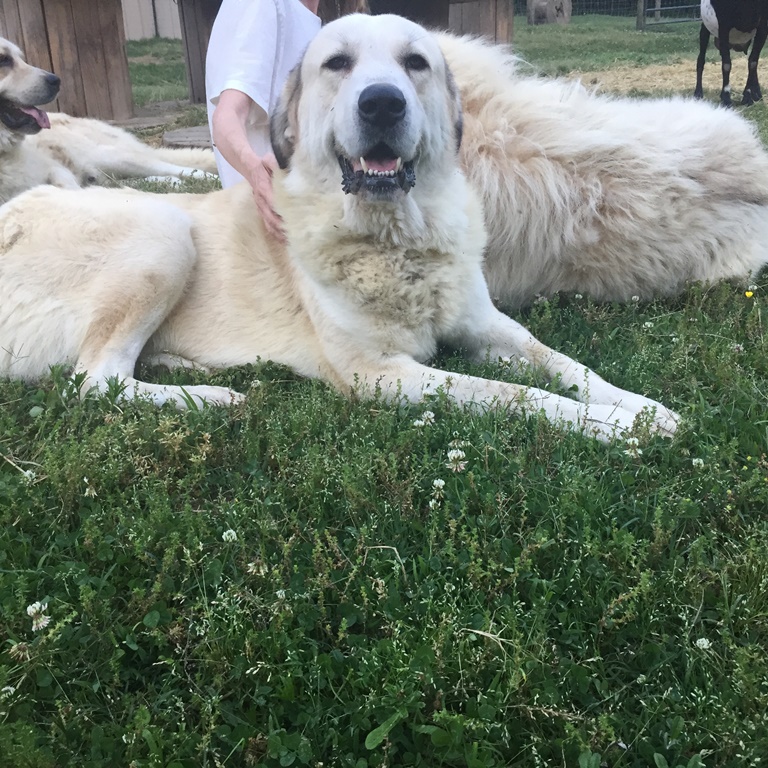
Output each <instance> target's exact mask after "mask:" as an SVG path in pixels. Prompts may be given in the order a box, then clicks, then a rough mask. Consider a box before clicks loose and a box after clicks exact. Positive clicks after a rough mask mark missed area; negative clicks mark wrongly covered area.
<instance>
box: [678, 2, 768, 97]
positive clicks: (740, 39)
mask: <svg viewBox="0 0 768 768" xmlns="http://www.w3.org/2000/svg"><path fill="white" fill-rule="evenodd" d="M701 21H702V24H701V31H700V32H699V58H698V59H697V61H696V90H695V91H694V92H693V95H694V96H695V97H696V98H697V99H700V98H702V97H703V96H704V91H703V89H702V87H701V75H702V72H703V71H704V59H705V57H706V53H707V46H708V45H709V37H710V35H712V36H713V37H714V38H715V47H716V48H717V49H718V50H719V51H720V58H721V60H722V63H723V90H722V91H720V103H721V104H723V106H726V107H730V106H731V85H730V78H731V48H732V49H733V50H735V51H743V52H746V51H747V50H748V49H749V46H750V43H751V45H752V50H751V51H750V52H749V72H748V74H747V85H746V87H745V88H744V93H743V95H742V98H741V103H742V104H745V105H749V104H754V103H755V102H756V101H760V99H762V97H763V94H762V91H761V90H760V83H759V82H758V79H757V62H758V60H759V58H760V52H761V51H762V49H763V45H764V44H765V39H766V37H768V0H701Z"/></svg>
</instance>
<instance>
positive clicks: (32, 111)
mask: <svg viewBox="0 0 768 768" xmlns="http://www.w3.org/2000/svg"><path fill="white" fill-rule="evenodd" d="M19 109H20V110H21V111H22V112H24V113H25V114H27V115H29V116H30V117H32V118H34V120H35V122H36V123H37V124H38V125H39V126H40V127H41V128H50V127H51V121H50V120H49V119H48V115H47V113H46V112H43V110H42V109H38V108H37V107H19Z"/></svg>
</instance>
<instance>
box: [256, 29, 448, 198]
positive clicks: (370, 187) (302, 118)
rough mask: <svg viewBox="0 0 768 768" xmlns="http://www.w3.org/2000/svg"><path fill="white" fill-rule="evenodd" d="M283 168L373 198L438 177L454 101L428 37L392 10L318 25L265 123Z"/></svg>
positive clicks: (393, 194) (442, 170)
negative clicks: (304, 172)
mask: <svg viewBox="0 0 768 768" xmlns="http://www.w3.org/2000/svg"><path fill="white" fill-rule="evenodd" d="M271 134H272V147H273V150H274V153H275V156H276V157H277V161H278V163H279V165H280V167H281V168H291V169H293V167H294V165H296V166H297V167H299V168H301V169H310V168H311V169H312V173H313V174H314V175H315V183H316V184H317V185H318V187H320V188H329V186H328V185H330V184H340V185H341V186H342V188H343V190H344V192H346V193H348V194H354V195H358V196H360V197H364V198H366V199H371V200H392V199H396V198H397V197H399V196H402V195H406V194H407V193H408V191H409V190H410V189H411V187H413V186H414V185H415V184H416V183H422V182H427V181H428V180H429V177H430V176H432V177H433V178H436V179H437V178H443V179H444V178H445V173H446V169H447V168H448V167H450V166H451V165H453V164H455V163H456V156H457V153H458V146H459V143H460V141H461V105H460V102H459V96H458V91H457V89H456V86H455V83H454V81H453V77H452V76H451V73H450V71H449V70H448V67H447V65H446V63H445V59H444V58H443V54H442V52H441V51H440V48H439V46H438V44H437V41H436V40H435V38H434V37H433V36H432V35H431V34H430V33H429V32H427V31H426V30H425V29H424V28H423V27H420V26H419V25H418V24H414V23H413V22H411V21H408V20H407V19H404V18H401V17H400V16H365V15H360V14H354V15H351V16H345V17H343V18H341V19H339V20H338V21H334V22H333V23H331V24H328V25H327V26H325V27H323V29H322V30H321V31H320V32H319V33H318V35H317V37H316V38H315V39H314V40H313V41H312V43H311V44H310V45H309V47H308V48H307V51H306V53H305V55H304V58H303V59H302V62H301V64H300V65H299V66H297V67H296V69H295V70H294V71H293V72H292V73H291V76H290V78H289V80H288V83H287V84H286V86H285V88H284V90H283V93H282V96H281V99H280V102H279V104H278V106H277V108H276V109H275V110H274V113H273V116H272V121H271Z"/></svg>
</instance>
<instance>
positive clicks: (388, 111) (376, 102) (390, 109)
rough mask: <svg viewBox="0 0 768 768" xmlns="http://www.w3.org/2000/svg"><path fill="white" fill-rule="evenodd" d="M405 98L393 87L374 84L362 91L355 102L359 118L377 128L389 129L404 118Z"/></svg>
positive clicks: (384, 84)
mask: <svg viewBox="0 0 768 768" xmlns="http://www.w3.org/2000/svg"><path fill="white" fill-rule="evenodd" d="M405 106H406V101H405V96H403V92H402V91H401V90H400V89H399V88H396V87H395V86H394V85H387V84H386V83H376V84H375V85H369V86H368V87H367V88H364V89H363V92H362V93H361V94H360V98H359V99H358V101H357V108H358V109H359V110H360V117H362V118H363V120H365V122H366V123H370V124H371V125H375V126H377V127H379V128H391V127H392V126H393V125H395V124H396V123H399V122H400V121H401V120H402V119H403V118H404V117H405Z"/></svg>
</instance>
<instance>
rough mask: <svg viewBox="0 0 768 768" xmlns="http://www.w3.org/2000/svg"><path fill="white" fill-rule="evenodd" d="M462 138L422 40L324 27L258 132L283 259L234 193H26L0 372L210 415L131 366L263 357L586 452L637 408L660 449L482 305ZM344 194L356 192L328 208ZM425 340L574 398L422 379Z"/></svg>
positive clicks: (667, 414) (445, 376) (479, 382)
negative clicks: (557, 437)
mask: <svg viewBox="0 0 768 768" xmlns="http://www.w3.org/2000/svg"><path fill="white" fill-rule="evenodd" d="M398 94H399V95H398ZM459 132H460V105H459V101H458V99H457V93H456V89H455V85H454V83H453V80H452V78H451V75H450V73H449V71H448V70H447V68H446V65H445V62H444V59H443V56H442V54H441V52H440V48H439V46H438V43H437V41H436V40H435V38H434V37H433V36H432V35H430V34H428V33H427V32H426V31H425V30H424V29H422V28H421V27H419V26H418V25H416V24H413V23H412V22H409V21H406V20H404V19H401V18H399V17H396V16H379V17H368V16H349V17H345V18H342V19H340V20H339V21H336V22H334V23H332V24H329V25H328V26H326V27H324V28H323V30H322V31H321V32H320V33H319V34H318V36H317V37H316V38H315V40H314V41H313V42H312V44H311V45H310V46H309V48H308V50H307V53H306V55H305V56H304V59H303V61H302V64H301V66H300V68H299V69H297V70H296V71H295V72H294V73H293V75H292V77H291V79H290V81H289V83H288V84H287V86H286V88H285V91H284V94H283V98H282V101H281V104H280V106H279V108H278V109H277V111H276V114H275V116H274V118H273V143H274V146H275V150H276V154H277V156H278V159H279V161H280V163H281V165H282V166H284V167H285V168H286V171H285V174H284V175H282V174H281V175H279V176H278V177H276V179H275V182H276V183H275V192H276V200H277V206H278V210H279V211H280V212H281V214H282V215H283V218H284V221H285V225H286V229H287V232H288V233H289V240H290V242H289V245H288V247H287V248H284V247H282V246H281V245H280V244H278V243H277V242H276V241H274V240H272V239H270V238H269V237H268V236H267V235H266V234H265V230H264V227H263V224H262V222H261V220H260V219H259V218H258V217H257V215H256V212H255V208H254V205H253V199H252V194H251V191H250V188H249V187H248V186H247V185H245V184H242V185H240V186H236V187H234V188H232V189H228V190H224V191H222V192H216V193H213V194H210V195H157V196H155V195H149V194H145V193H141V192H134V191H126V190H108V189H98V188H91V189H87V190H81V191H67V190H60V189H53V188H51V187H40V188H37V189H34V190H31V191H29V192H27V193H25V194H24V195H21V196H20V197H18V198H16V199H15V200H13V201H11V202H10V203H8V204H7V205H6V206H4V208H3V209H2V211H0V375H4V376H12V377H20V378H22V379H34V378H37V377H40V376H43V375H45V374H46V373H47V371H48V369H49V366H51V365H52V364H56V363H60V364H68V365H71V366H73V367H74V368H75V369H77V370H80V371H87V379H86V383H85V385H84V389H88V388H90V387H102V386H103V385H104V384H105V382H106V381H107V380H108V379H109V378H110V377H119V378H121V379H123V380H124V382H125V385H126V391H125V395H126V396H134V395H145V396H149V397H151V398H153V399H154V400H155V401H156V402H158V403H163V402H166V401H173V402H175V403H177V404H178V405H180V406H183V405H184V404H185V403H186V402H187V401H188V399H189V398H191V399H193V400H200V399H204V400H207V401H209V402H213V403H222V404H227V403H231V402H233V401H235V400H238V399H239V398H240V395H238V394H237V393H235V392H232V391H230V390H228V389H225V388H221V387H209V386H190V387H187V388H181V387H178V386H164V385H155V384H148V383H145V382H142V381H138V380H136V379H135V378H134V366H135V364H136V361H137V359H138V358H139V357H140V356H141V357H143V358H146V359H158V358H159V359H165V360H168V359H175V360H177V361H178V362H180V363H182V364H183V363H186V364H195V365H200V366H206V367H208V366H211V367H223V366H231V365H236V364H240V363H247V362H253V361H256V360H257V359H259V358H261V359H270V360H274V361H276V362H279V363H284V364H286V365H288V366H290V367H291V368H293V369H294V370H295V371H297V372H299V373H301V374H303V375H305V376H312V377H318V378H321V379H324V380H325V381H327V382H329V383H331V384H332V385H334V386H335V387H337V388H338V389H339V390H341V391H344V392H350V391H352V390H357V391H359V392H361V393H363V394H373V393H374V392H375V391H377V390H379V391H380V392H381V393H382V394H383V395H384V396H385V397H388V398H398V397H400V396H401V395H402V396H405V397H407V398H408V399H409V400H410V401H412V402H416V401H420V400H422V399H423V398H424V397H425V396H427V395H429V394H431V393H434V392H435V391H436V390H437V389H438V388H442V389H443V390H444V391H445V392H447V393H448V395H449V396H450V397H451V398H453V399H454V400H455V401H456V402H457V403H462V404H474V405H476V406H478V407H481V408H498V409H501V410H505V411H518V412H523V413H530V412H538V411H540V410H543V412H544V413H545V414H546V415H547V416H548V417H549V418H550V419H552V420H554V421H557V422H562V423H564V424H568V425H570V426H571V427H572V428H574V429H583V430H586V431H587V432H589V433H592V434H595V435H596V436H597V437H599V438H601V439H603V440H608V439H610V438H611V437H612V436H614V435H615V434H616V432H617V430H625V429H630V428H632V426H633V423H634V422H635V419H636V417H637V416H638V415H639V414H641V412H643V411H647V412H648V419H649V424H650V425H651V427H652V428H654V429H655V430H657V431H659V432H660V433H661V434H663V435H671V434H672V433H673V432H674V430H675V428H676V424H677V417H676V415H675V414H674V413H672V412H671V411H669V410H667V409H666V408H665V407H664V406H663V405H661V404H659V403H657V402H654V401H652V400H649V399H648V398H646V397H643V396H641V395H638V394H633V393H631V392H627V391H625V390H622V389H619V388H617V387H615V386H612V385H611V384H608V383H607V382H606V381H604V380H603V379H601V378H600V377H599V376H597V375H596V374H595V373H593V372H592V371H590V370H588V369H587V368H585V367H584V366H583V365H580V364H579V363H577V362H576V361H574V360H572V359H570V358H568V357H566V356H565V355H562V354H559V353H557V352H555V351H553V350H551V349H549V348H547V347H546V346H544V345H543V344H541V343H540V342H538V341H537V340H536V339H535V338H533V337H532V336H531V334H530V333H528V332H527V331H526V330H525V329H524V328H523V327H522V326H520V325H519V324H518V323H516V322H514V321H513V320H511V319H510V318H508V317H506V316H505V315H503V314H501V313H500V312H498V311H497V310H496V309H495V308H494V306H493V304H492V302H491V298H490V296H489V293H488V289H487V286H486V282H485V279H484V277H483V273H482V259H483V250H484V246H485V234H484V227H483V215H482V210H481V207H480V201H479V200H478V198H477V196H476V195H475V194H474V193H473V191H472V189H471V187H470V185H468V184H467V183H466V180H465V178H464V175H463V174H462V172H461V170H460V168H459V164H458V158H457V139H458V136H459ZM359 158H360V159H359ZM340 166H343V167H345V168H346V170H345V171H343V172H342V168H341V167H340ZM366 166H367V167H368V170H369V172H368V173H365V170H364V169H365V167H366ZM342 178H344V179H345V182H346V183H348V184H349V186H350V188H351V189H352V188H354V189H353V190H352V191H356V194H344V193H343V192H342V189H341V181H342ZM414 179H415V187H414V188H413V189H410V186H411V182H412V181H414ZM441 342H442V343H446V344H449V345H454V346H456V347H459V348H463V349H466V350H467V351H468V353H469V354H470V355H471V356H472V357H473V358H476V359H478V360H485V359H486V358H487V356H488V355H490V357H491V359H493V360H496V359H499V358H503V359H505V360H511V361H513V362H514V363H515V364H518V363H523V364H528V363H530V364H532V365H534V366H536V367H538V368H541V369H542V370H543V371H544V372H545V373H547V374H548V375H550V376H553V377H559V379H560V384H561V385H562V387H564V388H566V389H569V388H573V389H574V390H575V396H576V397H577V398H578V401H576V400H572V399H570V398H567V397H562V396H560V395H557V394H554V393H552V392H549V391H546V390H541V389H536V388H532V387H523V386H519V385H515V384H511V383H506V382H502V381H494V380H487V379H483V378H478V377H474V376H467V375H461V374H457V373H450V372H446V371H442V370H438V369H436V368H431V367H429V366H428V365H426V364H425V362H424V361H426V360H427V359H428V358H430V357H431V356H432V355H433V354H434V353H435V350H436V347H437V345H438V343H441ZM502 369H503V370H508V366H506V365H505V366H503V367H502Z"/></svg>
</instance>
